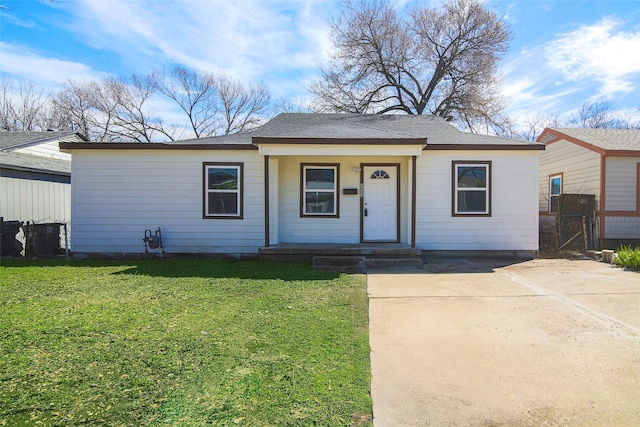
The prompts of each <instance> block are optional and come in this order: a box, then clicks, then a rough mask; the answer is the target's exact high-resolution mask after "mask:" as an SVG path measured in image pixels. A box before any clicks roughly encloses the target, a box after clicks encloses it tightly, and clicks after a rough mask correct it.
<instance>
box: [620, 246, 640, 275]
mask: <svg viewBox="0 0 640 427" xmlns="http://www.w3.org/2000/svg"><path fill="white" fill-rule="evenodd" d="M615 263H616V265H619V266H621V267H626V268H628V269H630V270H636V271H638V270H640V248H635V249H632V248H631V246H621V247H620V249H618V253H617V257H616V260H615Z"/></svg>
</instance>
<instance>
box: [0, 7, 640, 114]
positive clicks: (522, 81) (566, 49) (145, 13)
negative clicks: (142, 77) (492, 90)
mask: <svg viewBox="0 0 640 427" xmlns="http://www.w3.org/2000/svg"><path fill="white" fill-rule="evenodd" d="M393 2H394V4H395V5H396V7H397V8H399V9H402V8H406V7H411V6H413V5H414V4H415V3H419V4H429V5H437V4H438V1H436V0H431V1H417V2H416V1H411V0H409V1H407V0H393ZM485 4H486V7H487V8H489V9H493V10H495V11H496V12H497V13H498V14H499V15H501V16H503V17H504V19H505V20H506V21H507V22H509V23H510V25H511V29H512V31H513V36H514V38H513V40H512V42H511V49H510V51H509V53H508V54H507V55H506V56H505V58H504V59H503V60H502V61H501V63H500V71H501V73H502V74H503V79H504V83H503V94H504V96H505V97H506V98H507V99H508V100H509V101H510V104H509V109H508V112H509V114H510V115H512V116H514V117H520V118H522V117H525V116H526V115H529V114H537V113H543V114H558V115H563V114H570V112H571V111H572V110H574V109H576V108H577V107H579V106H580V105H581V104H583V103H585V102H593V101H610V102H612V103H613V106H614V108H615V109H616V110H620V111H624V112H632V111H633V112H635V113H636V114H640V112H638V108H639V107H640V0H608V1H587V0H524V1H523V0H518V1H506V0H486V1H485ZM0 6H2V7H1V8H0V72H1V73H4V75H5V77H6V78H9V79H26V80H31V81H35V82H38V83H40V84H42V85H43V86H45V87H46V88H50V89H51V90H55V89H56V88H57V87H59V85H60V84H62V83H64V82H65V81H66V80H67V79H79V80H81V79H100V78H101V77H103V76H105V75H107V74H125V75H129V74H132V73H137V74H145V73H148V72H150V71H151V70H152V69H153V68H169V67H171V66H172V65H174V64H181V65H184V66H187V67H190V68H194V69H199V70H205V71H211V72H217V71H222V72H226V73H228V74H230V75H233V76H236V77H237V78H239V79H240V80H243V81H248V80H251V81H254V82H262V83H264V84H266V85H267V86H268V87H269V88H270V90H271V92H272V94H273V96H274V98H280V97H283V98H290V99H292V100H293V101H294V102H295V101H298V102H303V101H304V100H305V99H307V98H308V96H309V95H308V93H307V92H306V90H305V86H307V85H308V84H309V82H310V81H311V80H313V79H314V78H316V77H317V64H318V63H320V62H323V61H325V60H326V59H327V57H328V54H329V52H330V43H329V28H328V22H329V20H330V18H331V17H332V16H338V15H339V13H340V1H338V0H327V1H322V0H273V1H270V0H235V1H234V0H226V1H223V0H53V1H52V0H0Z"/></svg>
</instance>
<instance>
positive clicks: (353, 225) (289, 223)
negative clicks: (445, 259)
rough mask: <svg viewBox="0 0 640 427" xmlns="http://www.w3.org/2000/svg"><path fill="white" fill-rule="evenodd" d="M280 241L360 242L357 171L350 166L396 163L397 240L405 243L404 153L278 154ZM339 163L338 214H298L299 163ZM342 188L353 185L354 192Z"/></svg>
mask: <svg viewBox="0 0 640 427" xmlns="http://www.w3.org/2000/svg"><path fill="white" fill-rule="evenodd" d="M279 159H280V164H279V169H280V186H279V195H280V204H279V213H280V215H279V224H278V228H279V242H280V243H359V242H360V173H359V172H354V171H353V168H355V167H360V163H399V164H400V212H398V214H399V215H400V220H401V222H400V241H401V242H402V243H407V221H406V217H407V215H406V212H407V211H406V207H407V200H408V198H407V189H408V186H407V167H406V164H407V162H406V157H391V156H385V157H378V156H376V157H373V156H372V157H364V156H357V157H356V156H350V157H337V156H290V157H289V156H280V157H279ZM301 163H338V164H340V188H339V191H340V194H339V195H338V197H339V198H340V217H339V218H318V217H304V218H301V217H300V164H301ZM343 188H357V189H358V195H343V194H342V189H343Z"/></svg>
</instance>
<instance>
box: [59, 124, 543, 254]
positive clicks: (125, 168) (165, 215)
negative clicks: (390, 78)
mask: <svg viewBox="0 0 640 427" xmlns="http://www.w3.org/2000/svg"><path fill="white" fill-rule="evenodd" d="M60 146H61V148H62V149H63V151H66V152H69V153H71V154H72V155H73V160H72V170H73V173H72V228H73V230H74V233H73V236H72V248H71V249H72V251H73V252H75V253H77V254H117V255H120V254H136V253H138V254H139V253H141V252H143V251H144V246H143V240H142V238H143V233H144V231H145V230H146V229H150V230H152V231H153V230H155V229H156V228H158V227H159V228H161V230H162V240H163V246H164V250H165V251H166V252H167V253H176V254H178V253H208V254H236V255H237V254H239V255H242V254H245V255H246V254H257V253H258V252H259V250H260V249H261V248H265V247H274V246H277V245H283V244H325V243H333V244H356V245H358V244H368V243H372V242H375V243H378V244H381V245H384V244H395V245H396V246H397V245H406V246H407V247H410V248H418V249H420V250H423V251H444V252H448V251H481V252H482V253H487V254H489V253H492V252H495V253H498V252H502V253H508V254H515V255H522V256H532V255H533V254H535V252H536V251H537V249H538V157H539V153H540V152H541V150H544V145H543V144H538V143H531V142H526V141H519V140H510V139H503V138H497V137H491V136H483V135H476V134H469V133H465V132H461V131H458V130H457V129H456V128H455V127H453V126H452V125H451V124H450V123H448V122H447V121H445V120H444V119H442V118H440V117H434V116H410V115H356V114H314V113H285V114H280V115H278V116H277V117H275V118H274V119H272V120H271V121H269V122H268V123H266V124H265V125H263V126H262V127H260V128H258V129H255V130H254V131H252V132H249V133H243V134H234V135H228V136H220V137H211V138H201V139H193V140H184V141H175V142H166V143H134V142H131V143H122V142H114V143H111V142H109V143H101V142H65V143H62V144H60Z"/></svg>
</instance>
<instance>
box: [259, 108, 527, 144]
mask: <svg viewBox="0 0 640 427" xmlns="http://www.w3.org/2000/svg"><path fill="white" fill-rule="evenodd" d="M252 136H254V137H266V138H290V139H295V138H317V139H333V138H335V139H370V138H376V139H399V138H402V139H407V138H415V139H426V140H427V144H428V145H433V144H456V145H457V144H462V145H493V144H498V145H500V144H522V145H529V144H531V143H530V142H528V141H522V140H513V139H506V138H498V137H493V136H486V135H477V134H471V133H467V132H461V131H459V130H458V129H456V128H455V127H454V126H453V125H452V124H451V123H449V122H447V121H446V120H444V119H443V118H441V117H438V116H429V115H392V114H389V115H380V114H364V115H361V114H317V113H283V114H280V115H278V116H276V117H275V118H273V119H272V120H271V121H269V122H268V123H266V124H265V125H263V126H261V127H260V128H258V129H256V130H254V131H253V132H252Z"/></svg>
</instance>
